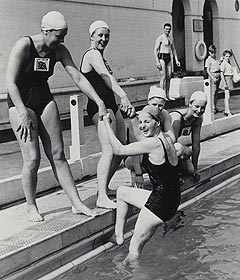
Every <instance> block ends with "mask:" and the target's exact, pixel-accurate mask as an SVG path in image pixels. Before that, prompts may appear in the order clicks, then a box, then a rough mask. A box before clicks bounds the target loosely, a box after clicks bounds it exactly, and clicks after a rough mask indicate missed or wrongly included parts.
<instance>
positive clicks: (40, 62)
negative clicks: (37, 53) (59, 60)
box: [34, 57, 50, 72]
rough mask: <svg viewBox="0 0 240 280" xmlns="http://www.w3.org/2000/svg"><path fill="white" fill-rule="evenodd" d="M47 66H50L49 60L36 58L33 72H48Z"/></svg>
mask: <svg viewBox="0 0 240 280" xmlns="http://www.w3.org/2000/svg"><path fill="white" fill-rule="evenodd" d="M49 64H50V58H40V57H36V58H35V60H34V71H40V72H48V71H49Z"/></svg>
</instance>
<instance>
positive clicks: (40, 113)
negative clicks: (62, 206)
mask: <svg viewBox="0 0 240 280" xmlns="http://www.w3.org/2000/svg"><path fill="white" fill-rule="evenodd" d="M67 31H68V26H67V22H66V20H65V19H64V17H63V15H62V14H60V13H59V12H56V11H52V12H49V13H47V14H46V15H45V16H44V17H43V18H42V22H41V33H39V34H36V35H33V36H29V37H24V38H21V39H20V40H18V42H17V43H16V44H15V46H14V47H13V49H12V51H11V54H10V58H9V63H8V69H7V76H6V80H7V88H8V93H9V95H8V104H9V119H10V123H11V126H12V128H13V131H14V133H15V135H16V138H17V140H18V143H19V145H20V148H21V152H22V156H23V170H22V184H23V190H24V194H25V197H26V201H27V211H28V219H29V221H33V222H39V221H42V220H43V217H42V215H41V214H40V213H39V210H38V207H37V204H36V188H37V171H38V168H39V164H40V148H39V136H40V138H41V141H42V144H43V147H44V151H45V153H46V156H47V158H48V159H49V161H50V163H51V166H52V169H53V172H54V174H55V176H56V179H57V180H58V181H59V183H60V185H61V186H62V187H63V188H64V190H65V192H66V194H67V195H68V197H69V199H70V201H71V204H72V206H73V207H74V209H75V210H77V212H79V213H84V214H86V215H89V216H94V215H95V214H94V213H93V212H92V211H91V209H89V208H88V207H86V206H85V205H84V204H83V203H82V202H81V200H80V198H79V195H78V192H77V189H76V186H75V183H74V180H73V177H72V174H71V171H70V168H69V165H68V163H67V160H66V158H65V155H64V150H63V148H64V147H63V138H62V131H61V123H60V118H59V112H58V108H57V104H56V102H55V101H54V99H53V96H52V94H51V92H50V89H49V85H48V82H47V81H48V78H49V77H50V76H51V75H52V74H53V72H54V66H55V64H56V62H61V64H62V65H63V67H64V68H65V70H66V71H67V73H68V74H69V75H70V76H71V78H72V79H73V81H74V82H75V84H76V85H77V86H78V87H79V88H80V89H81V90H82V91H83V92H84V93H85V94H87V95H88V96H89V97H90V98H92V99H93V100H94V101H95V102H96V104H97V108H98V110H99V115H101V116H102V115H103V114H106V108H105V105H104V103H103V101H102V100H101V99H100V98H99V96H98V95H97V94H96V92H95V91H94V89H93V88H92V86H91V85H90V84H89V82H88V81H87V80H86V79H85V78H84V76H83V75H82V74H81V73H80V72H79V71H78V70H77V68H76V66H75V64H74V63H73V61H72V58H71V55H70V53H69V51H68V49H67V48H66V47H65V46H64V45H63V43H64V37H65V36H66V34H67Z"/></svg>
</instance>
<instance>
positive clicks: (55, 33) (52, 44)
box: [44, 28, 68, 49]
mask: <svg viewBox="0 0 240 280" xmlns="http://www.w3.org/2000/svg"><path fill="white" fill-rule="evenodd" d="M67 31H68V29H67V28H66V29H60V30H46V31H44V34H45V35H46V37H45V42H46V45H47V46H48V47H49V48H50V49H55V48H56V46H57V45H58V44H61V43H64V38H65V36H66V35H67Z"/></svg>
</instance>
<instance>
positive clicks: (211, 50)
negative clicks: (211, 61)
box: [208, 45, 217, 53]
mask: <svg viewBox="0 0 240 280" xmlns="http://www.w3.org/2000/svg"><path fill="white" fill-rule="evenodd" d="M216 50H217V48H216V46H215V45H210V46H209V47H208V51H209V52H211V53H213V52H216Z"/></svg>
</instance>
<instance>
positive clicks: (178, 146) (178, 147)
mask: <svg viewBox="0 0 240 280" xmlns="http://www.w3.org/2000/svg"><path fill="white" fill-rule="evenodd" d="M174 147H175V150H176V153H177V156H178V157H181V156H182V154H183V145H182V144H180V143H175V144H174Z"/></svg>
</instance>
